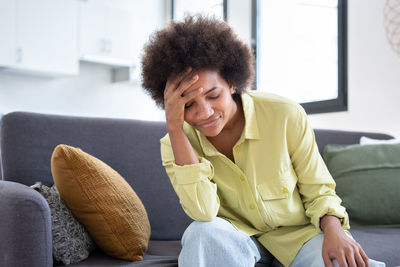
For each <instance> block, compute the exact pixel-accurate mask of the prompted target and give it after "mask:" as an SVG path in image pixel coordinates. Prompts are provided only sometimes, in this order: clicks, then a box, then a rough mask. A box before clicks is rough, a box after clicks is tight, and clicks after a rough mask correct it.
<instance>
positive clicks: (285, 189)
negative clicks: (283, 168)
mask: <svg viewBox="0 0 400 267" xmlns="http://www.w3.org/2000/svg"><path fill="white" fill-rule="evenodd" d="M295 186H296V182H294V181H293V182H292V181H291V179H290V177H275V178H273V179H270V180H269V181H268V182H265V183H261V184H258V185H257V191H258V193H259V194H260V196H261V198H262V200H263V201H269V200H279V199H285V198H288V197H289V196H290V195H291V194H292V193H293V190H294V187H295Z"/></svg>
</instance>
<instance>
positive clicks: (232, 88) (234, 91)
mask: <svg viewBox="0 0 400 267" xmlns="http://www.w3.org/2000/svg"><path fill="white" fill-rule="evenodd" d="M229 92H231V95H233V94H234V93H236V87H235V85H234V84H233V83H229Z"/></svg>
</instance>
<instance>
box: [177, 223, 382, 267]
mask: <svg viewBox="0 0 400 267" xmlns="http://www.w3.org/2000/svg"><path fill="white" fill-rule="evenodd" d="M323 238H324V237H323V234H320V235H318V236H316V237H314V238H312V239H311V240H310V241H308V242H307V243H306V244H304V246H303V247H302V248H301V249H300V251H299V253H298V254H297V256H296V258H295V259H294V261H293V262H292V264H291V265H290V266H291V267H323V266H324V261H323V259H322V242H323ZM333 263H334V266H336V267H338V266H339V265H338V263H337V262H336V260H334V261H333ZM369 263H370V266H371V267H384V266H385V264H384V263H382V262H377V261H374V260H369ZM178 265H179V267H214V266H215V267H225V266H227V267H253V266H256V267H261V266H263V267H264V266H265V267H267V266H272V267H283V265H282V264H281V263H280V262H279V261H278V260H277V259H275V258H274V257H273V256H272V255H271V254H270V253H269V252H268V250H266V249H265V248H264V247H263V246H262V245H261V244H260V243H259V242H258V241H257V240H256V239H255V238H253V237H249V236H248V235H247V234H245V233H243V232H241V231H238V230H237V229H236V228H235V227H234V226H233V225H232V224H231V223H230V222H228V221H226V220H224V219H221V218H218V217H217V218H216V219H215V220H213V221H211V222H197V221H195V222H192V223H191V224H190V225H189V227H188V228H187V229H186V231H185V233H184V234H183V237H182V250H181V253H180V255H179V260H178Z"/></svg>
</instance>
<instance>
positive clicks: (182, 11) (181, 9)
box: [172, 0, 227, 20]
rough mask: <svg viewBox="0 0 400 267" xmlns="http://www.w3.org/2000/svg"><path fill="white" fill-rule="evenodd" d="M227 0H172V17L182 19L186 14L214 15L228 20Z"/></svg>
mask: <svg viewBox="0 0 400 267" xmlns="http://www.w3.org/2000/svg"><path fill="white" fill-rule="evenodd" d="M226 2H227V0H202V1H198V0H196V1H193V0H192V1H191V0H172V18H173V19H174V20H182V19H183V18H184V16H185V15H186V14H190V15H194V14H198V13H201V14H207V15H214V16H216V17H217V18H220V19H221V20H226V14H227V12H226V10H227V9H226V8H227V3H226Z"/></svg>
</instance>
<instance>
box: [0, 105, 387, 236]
mask: <svg viewBox="0 0 400 267" xmlns="http://www.w3.org/2000/svg"><path fill="white" fill-rule="evenodd" d="M165 133H166V128H165V123H163V122H149V121H139V120H128V119H105V118H85V117H73V116H61V115H46V114H38V113H28V112H13V113H9V114H7V115H5V116H4V117H3V119H2V125H1V133H0V135H1V136H2V138H1V140H2V141H1V150H2V165H3V166H2V167H3V179H4V180H8V181H14V182H19V183H22V184H26V185H32V184H34V183H35V182H37V181H41V182H43V183H44V184H47V185H51V184H53V180H52V175H51V169H50V159H51V154H52V152H53V149H54V148H55V147H56V146H57V145H58V144H67V145H71V146H75V147H80V148H81V149H82V150H83V151H85V152H87V153H89V154H91V155H93V156H95V157H97V158H99V159H101V160H102V161H104V162H105V163H107V164H108V165H110V166H111V167H112V168H113V169H115V170H116V171H117V172H119V173H120V174H121V175H122V176H123V177H124V178H125V179H126V180H127V181H128V183H129V184H130V185H131V186H132V187H133V189H134V190H135V192H136V193H137V194H138V196H139V197H140V199H141V200H142V202H143V204H144V206H145V207H146V210H147V212H148V215H149V220H150V224H151V227H152V234H151V238H152V239H154V240H157V239H158V240H172V239H175V240H178V239H180V238H181V236H182V234H183V232H184V230H185V229H186V227H187V226H188V225H189V224H190V222H191V219H190V218H189V217H188V216H186V214H185V213H184V212H183V210H182V208H181V206H180V204H179V200H178V198H177V196H176V194H175V192H174V191H173V188H172V186H171V184H170V181H169V178H168V176H167V175H166V173H165V170H164V167H162V165H161V159H160V143H159V139H160V138H161V137H163V136H164V135H165ZM362 135H365V136H368V137H371V138H379V139H390V138H392V137H391V136H390V135H385V134H377V133H364V132H346V131H334V130H320V129H316V130H315V137H316V140H317V143H318V147H319V149H320V151H321V152H322V149H323V148H324V146H325V145H326V144H328V143H329V144H356V143H358V142H359V139H360V137H361V136H362Z"/></svg>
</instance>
